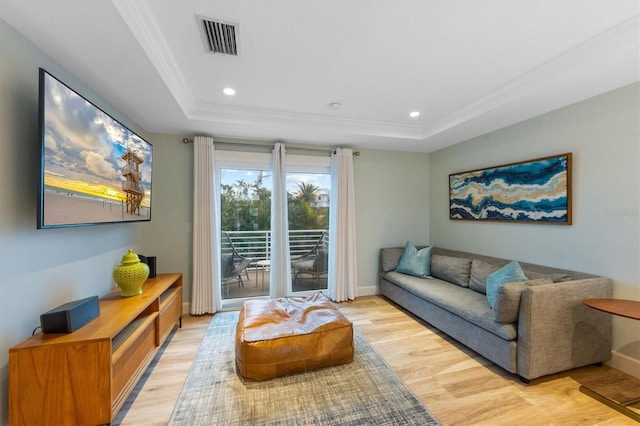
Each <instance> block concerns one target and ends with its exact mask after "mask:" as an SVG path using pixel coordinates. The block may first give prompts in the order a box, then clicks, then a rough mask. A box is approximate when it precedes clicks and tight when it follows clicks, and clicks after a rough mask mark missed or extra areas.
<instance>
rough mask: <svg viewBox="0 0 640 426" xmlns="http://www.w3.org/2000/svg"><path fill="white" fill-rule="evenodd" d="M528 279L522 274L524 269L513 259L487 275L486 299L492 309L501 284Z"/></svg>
mask: <svg viewBox="0 0 640 426" xmlns="http://www.w3.org/2000/svg"><path fill="white" fill-rule="evenodd" d="M528 280H529V279H528V278H527V276H526V275H525V274H524V271H523V270H522V268H521V267H520V264H519V263H518V262H516V261H515V260H512V261H511V262H509V263H507V264H506V265H504V266H503V267H502V268H500V269H498V270H497V271H495V272H492V273H491V274H489V275H487V301H488V302H489V306H491V309H493V303H494V301H495V299H496V294H497V293H498V289H499V288H500V286H501V285H503V284H506V283H512V282H516V281H528Z"/></svg>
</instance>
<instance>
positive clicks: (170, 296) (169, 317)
mask: <svg viewBox="0 0 640 426" xmlns="http://www.w3.org/2000/svg"><path fill="white" fill-rule="evenodd" d="M165 295H166V297H162V298H161V299H162V302H161V306H160V315H159V316H158V331H159V333H160V344H162V342H164V340H165V339H166V338H167V335H168V334H169V333H170V332H171V329H172V328H173V326H174V325H175V323H176V322H178V320H179V319H180V317H181V316H182V288H172V289H169V290H167V291H166V292H165ZM165 295H163V296H165Z"/></svg>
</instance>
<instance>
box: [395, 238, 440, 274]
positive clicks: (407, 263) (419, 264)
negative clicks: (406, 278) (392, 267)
mask: <svg viewBox="0 0 640 426" xmlns="http://www.w3.org/2000/svg"><path fill="white" fill-rule="evenodd" d="M432 249H433V247H425V248H423V249H420V250H418V249H416V248H415V247H414V246H413V244H411V242H410V241H407V244H405V246H404V251H403V252H402V257H401V258H400V262H398V266H396V272H401V273H403V274H408V275H413V276H414V277H420V278H431V250H432Z"/></svg>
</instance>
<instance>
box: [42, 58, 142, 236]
mask: <svg viewBox="0 0 640 426" xmlns="http://www.w3.org/2000/svg"><path fill="white" fill-rule="evenodd" d="M39 77H40V97H39V122H38V123H39V135H40V140H41V148H42V156H41V164H40V166H41V167H40V194H39V195H40V198H39V202H38V228H39V229H41V228H59V227H67V226H84V225H96V224H103V223H118V222H137V221H148V220H151V169H152V165H153V160H152V154H153V146H152V145H151V144H150V143H149V142H147V141H145V140H144V139H142V138H141V137H140V136H138V135H137V134H135V133H134V132H133V131H131V130H130V129H128V128H127V127H126V126H124V125H123V124H122V123H120V122H118V121H117V120H115V119H114V118H113V117H111V116H110V115H108V114H107V113H105V112H104V111H102V110H101V109H100V108H98V107H96V106H95V105H94V104H92V103H91V102H89V101H88V100H86V99H85V98H84V97H82V96H81V95H80V94H78V93H77V92H75V91H74V90H73V89H71V88H70V87H69V86H67V85H66V84H64V83H62V82H61V81H60V80H58V79H57V78H55V77H54V76H52V75H51V74H49V73H48V72H47V71H46V70H44V69H42V68H41V69H40V76H39Z"/></svg>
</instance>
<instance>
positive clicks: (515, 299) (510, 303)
mask: <svg viewBox="0 0 640 426" xmlns="http://www.w3.org/2000/svg"><path fill="white" fill-rule="evenodd" d="M542 284H553V281H551V280H550V279H549V278H537V279H535V280H529V281H516V282H510V283H506V284H504V285H501V286H500V287H499V288H498V291H497V292H496V297H495V301H494V302H493V319H494V321H497V322H499V323H502V324H511V323H513V322H516V321H518V316H519V315H520V297H521V296H522V292H523V291H524V289H525V287H530V286H534V285H542Z"/></svg>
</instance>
